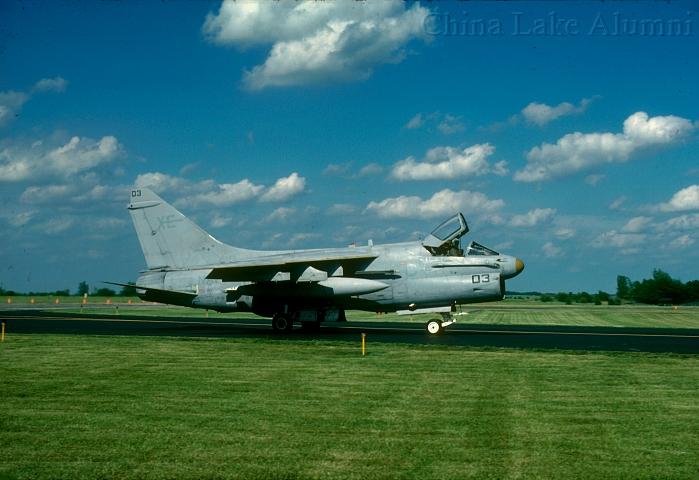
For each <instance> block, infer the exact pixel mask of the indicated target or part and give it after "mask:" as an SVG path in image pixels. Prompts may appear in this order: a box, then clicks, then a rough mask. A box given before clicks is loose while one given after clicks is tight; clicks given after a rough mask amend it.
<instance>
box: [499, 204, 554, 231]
mask: <svg viewBox="0 0 699 480" xmlns="http://www.w3.org/2000/svg"><path fill="white" fill-rule="evenodd" d="M555 214H556V209H555V208H535V209H533V210H529V211H528V212H527V213H525V214H522V215H514V216H513V217H512V221H511V222H510V225H511V226H513V227H535V226H536V225H539V224H540V223H544V222H548V221H550V220H551V219H552V218H553V216H554V215H555Z"/></svg>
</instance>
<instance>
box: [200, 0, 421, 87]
mask: <svg viewBox="0 0 699 480" xmlns="http://www.w3.org/2000/svg"><path fill="white" fill-rule="evenodd" d="M428 13H429V10H427V9H426V8H424V7H422V6H420V5H419V4H418V3H415V4H413V5H410V4H406V3H405V2H401V1H398V0H391V1H380V2H344V1H338V2H317V1H304V2H295V1H279V2H257V1H245V0H243V1H232V0H225V1H224V2H223V3H222V5H221V8H220V9H219V11H218V13H216V14H214V13H210V14H209V15H207V17H206V21H205V23H204V25H203V32H204V34H205V36H206V37H207V38H208V39H209V40H210V41H212V42H213V43H216V44H219V45H231V46H236V47H238V48H242V49H244V48H247V47H251V46H259V45H271V48H270V50H269V53H268V56H267V58H266V60H265V62H264V63H263V64H261V65H257V66H255V67H253V68H252V70H249V71H246V72H245V75H244V84H245V86H246V87H247V88H249V89H251V90H260V89H264V88H267V87H275V86H276V87H279V86H290V85H304V84H313V83H315V84H318V83H331V82H336V81H351V80H361V79H365V78H367V77H369V76H370V75H371V74H372V70H373V68H374V67H375V66H377V65H381V64H385V63H397V62H400V61H401V60H402V59H403V58H404V57H405V55H406V53H405V47H406V45H407V44H408V43H409V42H410V41H411V40H413V39H416V38H422V39H426V38H427V37H426V35H425V32H424V31H423V22H424V19H425V17H426V16H427V14H428Z"/></svg>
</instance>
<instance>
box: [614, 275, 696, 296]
mask: <svg viewBox="0 0 699 480" xmlns="http://www.w3.org/2000/svg"><path fill="white" fill-rule="evenodd" d="M616 285H617V291H616V296H617V297H618V298H620V299H622V300H631V301H634V302H638V303H647V304H650V305H661V304H673V305H679V304H682V303H690V302H699V280H692V281H689V282H687V283H682V282H681V281H680V280H676V279H674V278H672V277H671V276H670V275H669V274H668V273H666V272H663V271H662V270H659V269H656V270H653V277H652V278H646V279H644V280H641V281H636V282H632V281H631V280H629V277H625V276H623V275H619V276H618V277H616Z"/></svg>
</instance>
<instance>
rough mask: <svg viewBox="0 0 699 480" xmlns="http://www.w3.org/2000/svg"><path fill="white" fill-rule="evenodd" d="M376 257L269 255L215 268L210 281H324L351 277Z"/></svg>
mask: <svg viewBox="0 0 699 480" xmlns="http://www.w3.org/2000/svg"><path fill="white" fill-rule="evenodd" d="M376 258H377V255H375V254H369V253H354V252H341V253H322V252H299V253H293V254H288V253H287V254H280V255H269V256H264V257H257V258H250V259H245V260H242V261H238V262H231V263H227V264H225V265H217V266H214V267H211V272H209V274H208V275H207V277H206V278H212V279H220V280H223V281H224V282H261V281H294V282H320V281H324V280H327V278H328V277H332V276H347V275H351V274H352V273H353V272H355V271H357V270H361V269H363V268H364V266H366V265H368V264H369V263H370V262H371V261H373V260H374V259H376Z"/></svg>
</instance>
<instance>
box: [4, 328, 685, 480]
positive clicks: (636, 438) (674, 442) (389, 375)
mask: <svg viewBox="0 0 699 480" xmlns="http://www.w3.org/2000/svg"><path fill="white" fill-rule="evenodd" d="M0 362H1V364H2V367H3V371H2V375H1V376H0V389H1V391H2V397H1V398H2V402H1V405H2V413H0V448H1V450H0V451H2V461H1V462H0V478H3V477H5V478H27V479H30V478H31V479H35V478H71V479H73V478H263V479H264V478H268V479H294V478H362V479H364V478H387V479H388V478H416V479H417V478H419V479H424V478H434V479H446V478H556V479H560V478H566V479H567V478H648V479H651V478H653V479H656V478H688V479H689V478H697V477H699V455H698V454H697V452H699V420H698V419H699V396H698V395H697V392H699V357H697V356H676V355H652V354H639V353H560V352H547V351H543V352H537V351H510V350H478V349H470V348H454V347H449V348H446V347H435V346H429V347H427V346H426V347H420V346H405V345H403V346H401V345H395V344H392V345H386V344H383V345H382V344H378V345H374V344H371V345H370V351H369V355H368V356H366V357H362V356H361V355H359V351H358V348H357V346H356V345H349V344H342V343H332V344H329V343H322V342H302V341H298V342H293V343H292V342H285V341H265V340H243V339H235V338H224V339H191V338H189V339H181V338H143V337H104V336H103V337H96V336H95V337H90V336H70V335H13V336H10V337H9V338H8V340H7V341H6V342H5V343H3V344H0Z"/></svg>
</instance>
